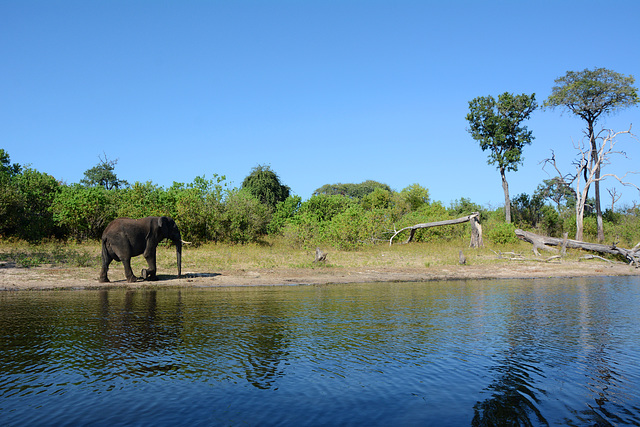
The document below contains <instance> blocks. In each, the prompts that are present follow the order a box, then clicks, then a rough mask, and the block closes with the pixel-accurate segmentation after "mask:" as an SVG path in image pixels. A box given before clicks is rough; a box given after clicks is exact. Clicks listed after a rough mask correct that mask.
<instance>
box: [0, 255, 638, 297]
mask: <svg viewBox="0 0 640 427" xmlns="http://www.w3.org/2000/svg"><path fill="white" fill-rule="evenodd" d="M586 276H640V269H636V268H633V267H630V266H628V265H624V264H607V263H604V262H601V261H594V260H591V261H580V262H578V261H569V262H562V263H541V262H531V261H524V262H513V261H504V262H503V263H497V264H493V265H464V266H461V265H454V266H438V267H424V268H417V267H406V268H390V267H381V268H375V269H365V268H351V269H347V268H284V269H255V270H229V271H218V272H188V271H186V272H184V275H183V276H182V277H180V278H178V277H177V276H176V275H175V274H174V275H169V274H167V275H162V274H161V275H159V278H160V280H158V281H155V282H143V281H138V282H136V283H127V282H126V281H125V280H124V275H123V274H122V272H120V271H114V272H113V273H111V280H112V282H111V283H106V284H105V283H98V281H97V277H98V271H96V270H95V269H89V268H67V267H35V268H18V267H15V266H12V265H10V264H7V263H5V264H4V265H0V290H5V291H10V290H50V289H105V288H110V287H127V288H145V287H154V288H162V287H218V286H260V285H322V284H337V283H363V282H403V281H410V282H416V281H432V280H456V279H493V278H495V279H503V278H549V277H586Z"/></svg>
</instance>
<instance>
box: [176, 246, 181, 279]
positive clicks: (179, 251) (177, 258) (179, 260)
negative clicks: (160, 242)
mask: <svg viewBox="0 0 640 427" xmlns="http://www.w3.org/2000/svg"><path fill="white" fill-rule="evenodd" d="M175 244H176V261H177V263H178V277H180V276H181V275H182V240H180V239H178V241H176V242H175Z"/></svg>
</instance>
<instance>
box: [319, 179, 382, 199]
mask: <svg viewBox="0 0 640 427" xmlns="http://www.w3.org/2000/svg"><path fill="white" fill-rule="evenodd" d="M378 188H379V189H381V190H385V191H389V192H391V187H389V186H388V185H387V184H382V183H380V182H377V181H372V180H367V181H364V182H361V183H359V184H341V183H338V184H325V185H323V186H322V187H320V188H318V189H317V190H316V191H314V192H313V195H314V196H319V195H326V196H346V197H349V198H351V199H362V198H364V197H365V196H366V195H368V194H370V193H372V192H374V191H375V190H376V189H378Z"/></svg>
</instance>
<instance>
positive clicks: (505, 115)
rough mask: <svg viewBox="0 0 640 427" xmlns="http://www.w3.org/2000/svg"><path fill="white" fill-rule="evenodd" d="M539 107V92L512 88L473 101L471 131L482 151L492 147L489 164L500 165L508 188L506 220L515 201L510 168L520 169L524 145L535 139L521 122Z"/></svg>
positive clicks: (470, 118) (505, 206) (503, 179)
mask: <svg viewBox="0 0 640 427" xmlns="http://www.w3.org/2000/svg"><path fill="white" fill-rule="evenodd" d="M537 107H538V105H537V104H536V99H535V93H534V94H531V96H529V95H526V94H522V95H513V94H510V93H508V92H505V93H503V94H502V95H499V96H498V100H497V101H496V100H495V99H494V98H493V97H492V96H481V97H478V98H475V99H473V100H472V101H470V102H469V110H470V112H469V114H467V117H466V119H467V121H468V122H469V125H470V127H469V129H468V131H469V133H470V134H471V136H472V137H473V139H475V140H476V141H479V142H480V148H482V151H486V150H489V151H490V154H489V160H488V162H487V163H488V164H490V165H493V164H495V165H497V169H498V170H499V171H500V177H501V178H502V189H503V190H504V211H505V220H506V222H507V223H510V222H511V203H510V200H509V184H508V183H507V178H506V172H510V171H514V172H515V171H517V170H518V165H519V164H520V163H522V160H523V158H522V149H523V147H524V146H525V145H527V144H531V142H532V141H533V139H534V138H533V135H532V132H531V131H529V130H528V129H527V127H526V126H521V125H520V124H521V123H522V122H523V121H524V120H526V119H528V118H529V116H530V115H531V113H532V112H533V111H534V110H535V109H536V108H537Z"/></svg>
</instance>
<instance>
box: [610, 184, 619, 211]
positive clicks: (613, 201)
mask: <svg viewBox="0 0 640 427" xmlns="http://www.w3.org/2000/svg"><path fill="white" fill-rule="evenodd" d="M607 192H608V193H609V196H611V212H613V208H614V206H615V204H616V202H617V201H618V200H620V198H621V197H622V194H618V190H617V189H616V187H613V188H607Z"/></svg>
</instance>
